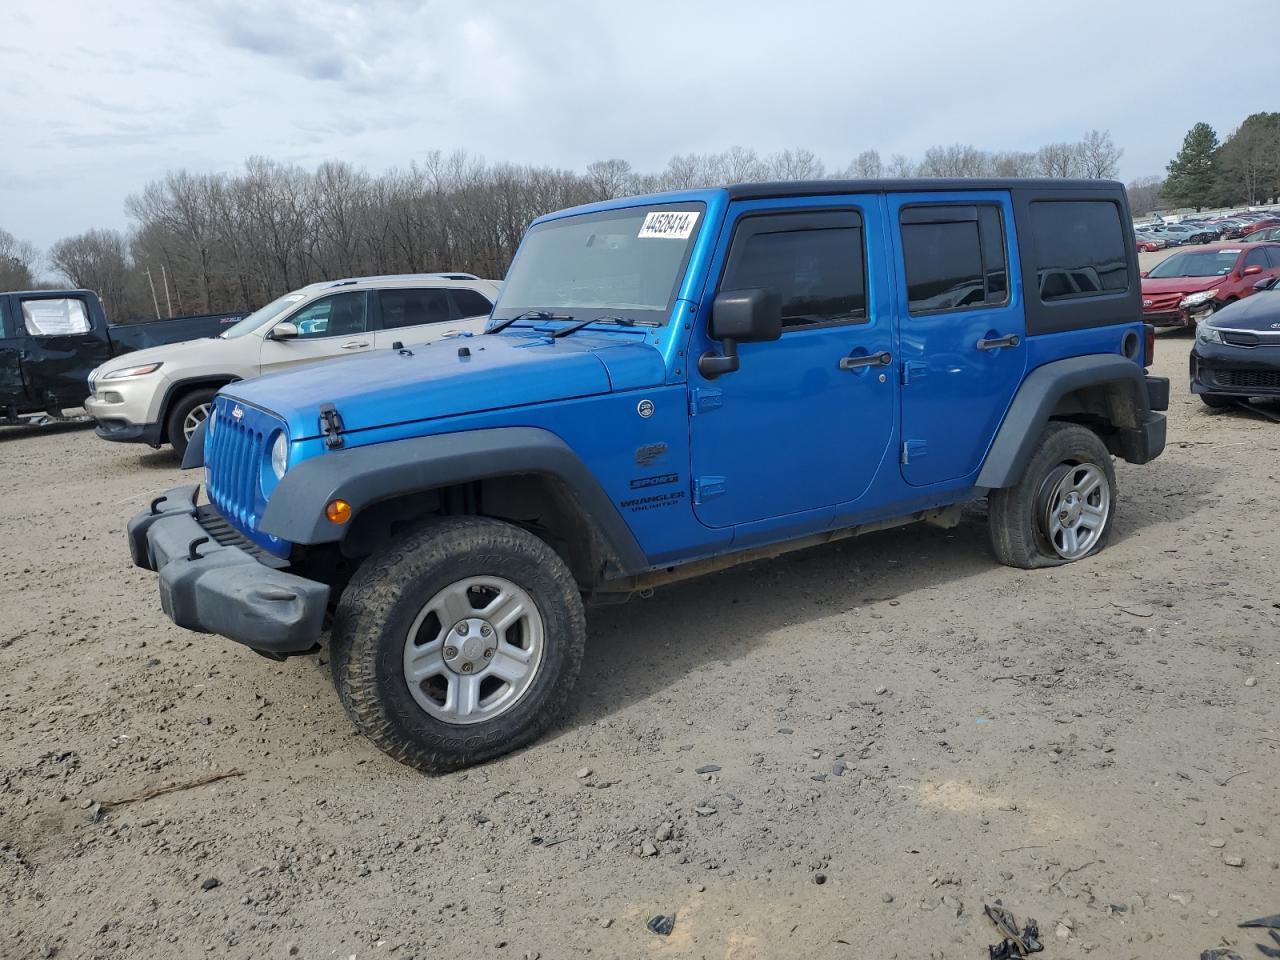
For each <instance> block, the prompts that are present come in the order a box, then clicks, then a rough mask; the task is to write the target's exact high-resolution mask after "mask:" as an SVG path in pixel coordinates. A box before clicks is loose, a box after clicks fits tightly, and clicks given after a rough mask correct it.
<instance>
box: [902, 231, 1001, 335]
mask: <svg viewBox="0 0 1280 960" xmlns="http://www.w3.org/2000/svg"><path fill="white" fill-rule="evenodd" d="M902 221H903V222H902V258H903V262H904V264H905V266H906V274H907V276H906V279H907V300H908V304H909V309H910V311H911V312H912V313H930V312H934V311H938V310H962V309H965V308H967V307H978V306H989V305H992V304H1000V303H1004V302H1005V301H1006V300H1007V299H1008V290H1009V284H1008V267H1007V265H1006V262H1005V246H1004V226H1003V218H1002V216H1001V213H1000V210H999V208H998V207H993V206H982V207H972V206H965V207H960V206H952V207H947V206H937V207H909V208H907V209H905V210H904V211H903V213H902Z"/></svg>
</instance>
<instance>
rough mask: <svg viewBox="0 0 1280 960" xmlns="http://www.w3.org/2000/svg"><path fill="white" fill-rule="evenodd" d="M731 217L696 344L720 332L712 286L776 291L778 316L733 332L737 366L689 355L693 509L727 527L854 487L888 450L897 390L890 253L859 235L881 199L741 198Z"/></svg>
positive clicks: (858, 490)
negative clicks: (802, 204) (720, 366)
mask: <svg viewBox="0 0 1280 960" xmlns="http://www.w3.org/2000/svg"><path fill="white" fill-rule="evenodd" d="M725 223H726V226H725V235H724V236H723V237H721V239H720V242H719V248H718V250H717V255H716V260H715V263H717V264H720V265H721V266H719V267H717V268H713V270H714V272H713V277H714V278H715V279H714V280H713V282H711V283H709V284H708V292H707V294H706V295H705V296H704V298H703V307H702V309H701V311H700V312H699V319H698V322H699V324H700V325H701V330H700V331H699V336H697V337H695V338H693V340H692V345H693V347H694V348H695V352H701V351H702V350H704V349H717V348H718V346H719V345H718V344H716V343H715V341H710V340H709V338H708V336H707V334H706V333H705V331H706V330H707V329H708V328H707V326H706V325H707V324H708V322H709V319H710V305H711V302H712V300H713V299H714V297H715V294H716V293H717V292H720V291H729V290H746V289H757V288H763V289H768V290H771V291H774V292H776V293H778V294H779V295H780V296H781V299H782V313H783V321H782V323H783V328H782V336H781V338H780V339H778V340H776V341H773V342H770V343H744V344H739V345H738V353H739V356H740V367H739V369H738V370H736V371H734V372H731V373H725V374H722V375H720V376H719V377H716V378H714V379H708V378H706V377H703V376H702V375H701V374H700V373H699V372H698V368H697V357H696V355H694V356H691V357H690V360H691V362H690V364H689V366H690V371H689V387H690V391H691V396H690V411H691V414H692V415H691V418H690V421H689V423H690V428H689V429H690V441H691V444H692V465H693V477H694V490H693V494H694V509H695V511H696V514H697V517H698V519H699V520H700V521H701V522H702V523H704V524H706V525H708V526H711V527H727V526H732V525H734V524H741V523H749V522H752V521H757V520H767V519H770V518H774V517H783V516H786V515H790V514H797V513H801V512H804V511H809V510H817V509H821V508H825V507H833V506H834V505H836V504H847V503H850V502H851V501H855V500H857V499H858V498H859V497H861V496H862V494H863V493H864V492H865V491H866V489H867V487H868V486H869V485H870V484H871V481H872V479H873V478H874V477H875V475H876V471H877V469H878V467H879V465H880V464H881V462H882V461H883V459H884V456H885V452H886V448H887V446H888V445H889V442H890V438H891V436H892V434H893V417H894V396H895V393H896V390H897V386H896V383H895V381H894V377H893V376H892V370H893V367H892V366H891V365H890V364H891V363H892V354H893V350H894V338H893V324H892V319H893V318H892V314H891V312H890V310H889V307H888V296H887V293H888V290H887V282H886V281H885V280H884V276H885V265H884V262H883V259H882V257H881V256H880V255H879V251H878V250H877V248H876V247H875V246H874V245H872V247H871V248H870V250H869V249H868V244H867V237H869V236H870V237H878V236H880V235H881V231H882V228H883V224H882V214H881V207H880V204H879V199H878V198H876V197H863V196H850V197H832V198H829V199H824V200H823V201H818V202H816V203H815V204H814V205H813V206H812V207H811V208H808V209H805V210H795V209H786V210H780V209H779V204H778V202H777V201H754V202H743V203H735V204H732V205H731V206H730V208H729V214H728V217H727V218H726V220H725ZM842 361H843V362H842Z"/></svg>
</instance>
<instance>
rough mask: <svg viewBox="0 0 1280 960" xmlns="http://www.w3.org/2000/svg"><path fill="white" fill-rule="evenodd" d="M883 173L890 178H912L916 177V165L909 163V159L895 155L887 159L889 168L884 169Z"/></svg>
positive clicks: (898, 154)
mask: <svg viewBox="0 0 1280 960" xmlns="http://www.w3.org/2000/svg"><path fill="white" fill-rule="evenodd" d="M885 172H886V173H887V174H888V175H889V176H891V177H899V178H902V177H914V176H915V175H916V165H915V164H914V163H913V162H912V161H911V158H910V157H908V156H906V155H904V154H901V153H895V154H894V155H893V156H892V157H890V158H889V166H888V167H887V168H886V169H885Z"/></svg>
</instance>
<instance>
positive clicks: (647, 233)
mask: <svg viewBox="0 0 1280 960" xmlns="http://www.w3.org/2000/svg"><path fill="white" fill-rule="evenodd" d="M697 222H698V214H697V213H696V212H694V211H691V210H654V211H652V212H651V213H649V214H647V215H646V216H645V218H644V223H643V224H642V225H641V227H640V239H641V240H644V239H646V238H653V237H658V238H661V239H664V240H688V239H689V234H691V233H693V227H694V224H696V223H697Z"/></svg>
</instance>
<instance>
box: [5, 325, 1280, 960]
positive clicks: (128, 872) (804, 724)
mask: <svg viewBox="0 0 1280 960" xmlns="http://www.w3.org/2000/svg"><path fill="white" fill-rule="evenodd" d="M1189 345H1190V340H1189V339H1188V338H1187V337H1185V336H1175V337H1162V338H1161V343H1160V347H1159V362H1158V365H1157V369H1158V371H1159V372H1161V373H1164V374H1166V375H1168V376H1170V377H1172V378H1173V383H1174V399H1173V403H1172V409H1171V411H1170V419H1171V423H1170V437H1171V443H1170V447H1169V449H1168V451H1167V452H1166V454H1165V456H1164V457H1163V458H1161V459H1160V460H1158V461H1156V462H1155V463H1153V464H1151V465H1149V466H1146V467H1130V466H1128V465H1125V464H1121V465H1120V466H1119V477H1120V484H1121V488H1122V506H1121V510H1120V515H1119V519H1118V521H1117V527H1116V530H1115V535H1114V538H1113V541H1112V543H1111V545H1110V547H1109V548H1108V549H1107V550H1106V551H1104V552H1103V553H1102V554H1101V555H1099V556H1098V557H1096V558H1093V559H1091V560H1089V561H1086V562H1084V563H1080V564H1076V565H1073V566H1069V567H1066V568H1063V569H1059V570H1053V571H1047V572H1036V573H1026V572H1021V571H1016V570H1011V569H1007V568H1003V567H999V566H997V565H996V564H995V563H994V561H993V560H992V557H991V553H990V550H989V548H988V545H987V539H986V531H985V528H984V526H983V524H982V518H981V514H980V511H979V512H975V513H974V515H973V516H972V517H971V518H970V519H969V520H967V521H966V522H965V523H964V524H962V525H961V526H960V527H959V528H957V529H954V530H950V531H943V530H938V529H933V528H907V529H903V530H899V531H894V532H890V533H885V534H879V535H873V536H869V537H866V538H864V539H862V540H859V541H854V542H851V543H846V544H845V545H843V546H839V547H832V548H826V549H821V550H817V551H812V552H808V553H805V554H802V555H798V556H795V557H792V558H790V559H785V560H782V561H778V562H775V563H771V564H761V565H757V566H754V567H750V568H743V569H738V570H735V571H732V572H729V573H726V574H723V575H720V576H716V577H713V578H710V579H706V580H702V581H698V582H693V583H690V584H687V585H683V586H679V587H673V588H669V589H667V590H664V591H660V592H659V593H658V594H657V595H656V596H655V597H654V598H652V599H650V600H645V601H637V602H635V603H633V604H630V605H627V606H625V607H621V608H610V609H603V610H596V611H594V612H593V613H592V615H591V622H590V640H589V646H588V650H587V658H586V664H585V669H584V675H583V678H582V681H581V684H580V687H579V692H578V695H577V698H576V703H577V706H576V709H575V710H574V712H573V714H572V715H571V716H570V717H569V718H568V720H567V721H566V722H565V723H564V724H563V725H561V726H560V727H559V728H558V729H557V730H555V731H554V732H553V733H552V734H551V735H550V736H548V737H547V738H545V739H544V740H543V741H542V742H540V743H538V744H536V745H535V746H533V747H532V748H530V749H528V750H525V751H523V752H521V753H519V754H517V755H515V756H511V757H507V758H505V759H503V760H501V761H499V762H496V763H493V764H490V765H488V766H486V767H483V768H480V769H475V770H472V771H470V772H465V773H458V774H453V775H449V776H444V777H439V778H425V777H422V776H419V775H417V774H415V773H412V772H410V771H409V770H407V769H404V768H402V767H399V766H397V765H396V764H394V763H392V762H390V761H389V760H387V759H385V758H384V757H383V756H382V755H381V754H380V753H378V752H377V751H376V750H375V749H374V748H373V747H371V746H370V745H369V744H368V743H366V742H364V741H363V740H361V739H360V738H358V737H357V736H356V735H354V734H353V732H352V729H351V726H350V725H349V724H348V722H347V720H346V718H345V717H344V716H343V714H342V712H341V710H340V708H339V706H338V704H337V701H336V698H335V697H334V694H333V691H332V688H331V687H330V685H329V681H328V678H327V674H326V673H325V670H324V667H323V660H321V661H320V663H317V660H316V659H301V660H292V661H289V662H287V663H283V664H279V663H273V662H271V661H268V660H265V659H262V658H260V657H256V656H254V655H253V654H252V653H250V652H248V651H247V650H244V649H242V648H239V647H237V646H236V645H235V644H232V643H230V642H229V641H223V640H221V639H219V638H216V637H203V636H197V635H194V634H190V633H186V632H183V631H181V630H178V629H176V628H174V627H173V626H171V625H170V624H169V622H168V621H167V620H166V619H165V617H164V616H163V614H162V613H161V611H160V607H159V603H158V601H157V595H156V586H155V579H154V577H153V576H152V575H150V574H146V573H143V572H141V571H136V570H134V569H133V568H131V567H130V566H129V563H128V558H127V555H126V550H125V546H124V540H123V528H124V522H125V520H126V519H127V518H128V516H129V515H130V514H132V513H133V512H134V511H136V510H138V509H140V508H142V507H143V506H145V504H146V499H147V495H148V494H149V493H151V492H153V491H159V490H163V489H164V488H165V487H166V486H168V485H171V484H174V483H176V482H179V481H180V480H181V479H182V477H183V475H182V474H181V472H180V471H179V470H178V469H177V466H176V464H175V463H174V461H173V460H172V459H171V458H170V457H169V456H168V455H166V454H157V453H152V452H148V451H145V450H140V449H139V448H135V447H125V446H116V445H112V444H107V443H102V442H100V441H98V440H96V439H95V438H94V436H93V434H92V433H91V432H89V431H87V430H85V429H83V428H70V429H66V428H61V429H42V430H25V429H7V430H0V479H2V480H3V484H2V486H3V488H4V489H5V491H6V492H7V496H5V497H4V498H3V500H0V530H2V531H3V536H2V537H0V607H2V609H3V617H2V618H0V670H2V671H3V673H4V676H5V677H6V678H7V679H6V681H5V683H4V688H3V694H2V695H0V724H2V725H3V728H4V730H5V731H6V733H7V735H6V736H5V737H3V739H2V742H0V777H2V779H0V904H2V906H3V909H2V910H0V956H3V957H5V958H10V957H29V956H34V957H39V956H54V955H56V956H59V957H103V958H134V957H147V958H151V957H204V956H215V957H219V958H222V957H228V958H255V960H256V958H262V957H282V958H283V957H288V956H294V955H296V956H300V957H304V958H306V957H313V958H318V957H339V958H344V960H345V958H348V957H352V956H354V957H357V958H360V960H364V958H376V957H397V958H405V957H419V958H424V957H434V956H450V957H464V958H471V957H513V958H529V957H539V956H541V957H543V958H562V957H577V956H583V955H587V954H589V955H591V956H594V957H606V958H612V957H627V958H632V957H706V958H734V960H748V958H756V957H800V956H804V957H815V958H825V957H835V958H840V957H847V958H854V960H861V958H871V957H882V958H892V957H899V958H903V960H905V958H908V957H910V958H923V957H934V958H936V957H943V956H945V957H946V958H948V960H950V958H974V960H977V958H982V957H986V955H987V954H986V947H987V944H988V943H991V942H993V941H994V939H995V938H994V936H993V933H992V930H991V928H990V927H989V925H988V924H987V922H986V920H985V919H984V918H983V916H982V904H983V902H984V901H990V900H992V899H994V898H995V897H1002V898H1003V899H1004V902H1005V903H1006V904H1007V905H1008V906H1010V907H1011V908H1012V909H1013V910H1014V911H1015V912H1016V913H1017V914H1018V915H1019V916H1020V917H1022V916H1026V915H1030V916H1032V917H1036V918H1038V919H1039V921H1040V924H1041V929H1042V930H1043V932H1044V935H1045V939H1046V940H1047V948H1046V951H1045V953H1044V954H1042V956H1044V957H1046V958H1055V957H1079V956H1083V955H1085V954H1086V953H1088V952H1090V951H1093V955H1094V956H1104V957H1117V958H1126V957H1160V958H1168V957H1193V956H1197V955H1198V954H1199V951H1200V950H1202V949H1205V948H1209V947H1214V946H1218V945H1222V944H1228V943H1234V944H1238V945H1239V950H1240V952H1241V953H1242V954H1243V955H1246V956H1253V955H1255V952H1254V947H1253V946H1252V944H1253V942H1254V941H1255V940H1256V939H1258V938H1256V937H1252V936H1250V935H1248V933H1247V932H1246V931H1240V930H1237V929H1236V927H1235V924H1236V923H1237V921H1239V920H1242V919H1246V918H1249V917H1255V916H1259V915H1264V914H1271V913H1275V912H1277V910H1280V823H1278V822H1277V818H1276V814H1277V811H1278V810H1280V794H1278V793H1277V771H1280V696H1278V695H1277V689H1278V687H1280V642H1278V638H1280V609H1278V608H1280V603H1277V602H1276V601H1277V592H1276V588H1275V584H1276V568H1277V560H1278V559H1280V557H1278V556H1277V554H1278V553H1280V519H1278V518H1277V514H1276V510H1275V507H1274V505H1275V503H1276V501H1277V498H1280V426H1277V425H1276V424H1273V423H1270V422H1266V421H1263V420H1262V419H1260V418H1257V417H1255V416H1252V415H1249V414H1247V413H1243V412H1240V413H1236V412H1231V413H1225V414H1211V413H1209V412H1208V411H1207V410H1206V409H1204V408H1203V406H1202V404H1200V402H1199V401H1198V400H1195V399H1194V398H1192V397H1190V396H1189V395H1188V393H1187V389H1186V382H1185V369H1186V353H1187V350H1188V349H1189ZM704 765H714V766H715V770H716V772H714V773H707V774H699V773H697V772H696V771H697V769H698V768H700V767H703V766H704ZM584 770H588V771H589V773H585V774H583V771H584ZM227 772H238V773H239V774H240V775H238V776H234V777H231V778H229V779H224V780H221V781H219V782H216V783H211V784H207V785H203V786H197V787H193V788H190V789H183V790H179V791H177V792H172V793H168V794H164V795H161V796H158V797H154V798H152V799H140V800H136V801H135V802H128V803H123V802H121V801H125V800H127V799H129V798H133V797H137V796H139V795H142V794H145V793H147V792H148V791H152V790H155V789H157V788H161V787H165V786H170V785H175V784H184V783H188V782H190V781H193V780H199V779H201V778H206V777H210V776H213V775H217V774H222V773H227ZM113 801H114V803H112V802H113ZM820 881H822V882H820ZM215 883H216V885H215ZM206 888H208V889H206ZM673 912H674V913H675V914H676V915H677V920H676V925H675V929H674V932H673V933H672V934H671V936H669V937H660V936H655V935H654V934H652V933H650V932H648V931H647V930H646V929H645V921H646V920H647V919H648V918H649V917H651V916H653V915H654V914H659V913H663V914H670V913H673Z"/></svg>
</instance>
